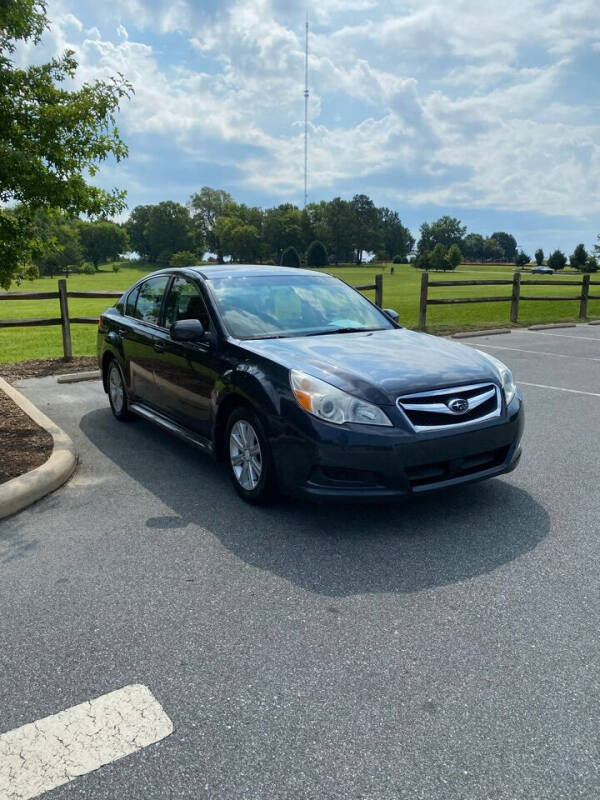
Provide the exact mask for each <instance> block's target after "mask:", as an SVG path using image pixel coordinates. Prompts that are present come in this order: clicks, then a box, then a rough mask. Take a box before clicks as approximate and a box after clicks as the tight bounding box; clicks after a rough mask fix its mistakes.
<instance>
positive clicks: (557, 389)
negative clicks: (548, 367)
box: [517, 381, 600, 397]
mask: <svg viewBox="0 0 600 800" xmlns="http://www.w3.org/2000/svg"><path fill="white" fill-rule="evenodd" d="M517 385H518V386H535V388H536V389H554V391H555V392H569V393H570V394H585V395H587V396H588V397H600V394H599V393H598V392H581V391H579V389H564V388H563V387H562V386H546V384H544V383H525V381H517Z"/></svg>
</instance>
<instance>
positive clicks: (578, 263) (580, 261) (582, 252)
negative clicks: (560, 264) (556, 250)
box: [569, 244, 588, 270]
mask: <svg viewBox="0 0 600 800" xmlns="http://www.w3.org/2000/svg"><path fill="white" fill-rule="evenodd" d="M587 257H588V254H587V250H586V249H585V247H584V245H583V244H578V245H577V247H576V248H575V250H574V251H573V253H572V255H571V257H570V259H569V261H570V263H571V266H572V267H575V269H579V270H581V269H582V267H583V266H585V262H586V261H587Z"/></svg>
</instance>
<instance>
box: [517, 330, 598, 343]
mask: <svg viewBox="0 0 600 800" xmlns="http://www.w3.org/2000/svg"><path fill="white" fill-rule="evenodd" d="M527 332H528V333H536V334H537V335H538V336H558V337H559V338H560V339H577V340H579V341H582V340H584V341H588V342H597V343H598V344H600V338H599V337H598V336H571V335H570V334H568V333H550V331H527Z"/></svg>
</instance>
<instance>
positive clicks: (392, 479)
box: [271, 393, 524, 501]
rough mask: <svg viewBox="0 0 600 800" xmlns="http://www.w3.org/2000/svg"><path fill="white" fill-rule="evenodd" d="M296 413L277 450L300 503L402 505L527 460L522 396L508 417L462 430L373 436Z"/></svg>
mask: <svg viewBox="0 0 600 800" xmlns="http://www.w3.org/2000/svg"><path fill="white" fill-rule="evenodd" d="M288 411H289V414H288V415H286V416H288V417H289V423H287V422H286V423H284V424H283V425H282V426H281V427H280V428H278V430H277V431H276V432H273V433H274V435H272V437H271V444H272V448H273V457H274V460H275V466H276V469H277V474H278V478H279V483H280V487H281V489H282V491H284V492H285V493H288V494H291V495H294V496H297V497H303V498H311V499H315V500H327V499H332V500H335V499H338V500H359V501H360V500H363V501H367V500H378V499H400V498H404V497H409V496H412V495H416V494H421V493H423V492H429V491H433V490H436V489H442V488H445V487H448V486H454V485H458V484H462V483H472V482H474V481H480V480H485V479H487V478H492V477H495V476H497V475H502V474H503V473H506V472H511V471H512V470H513V469H514V468H515V467H516V466H517V464H518V462H519V459H520V457H521V449H520V445H519V443H520V440H521V435H522V433H523V426H524V411H523V404H522V400H521V397H520V394H519V393H517V395H516V396H515V398H514V399H513V401H512V402H511V404H510V406H509V407H508V409H504V412H503V414H502V416H500V417H498V418H496V419H493V420H488V421H486V422H484V423H482V424H481V425H477V424H473V425H472V426H469V427H465V428H461V430H460V431H429V432H424V433H415V432H412V431H408V430H406V429H402V428H400V427H396V426H394V427H390V428H387V427H381V428H379V427H378V428H371V427H370V428H368V429H366V430H365V427H366V426H362V425H352V426H349V425H348V426H346V425H344V426H336V425H331V424H328V423H326V422H321V421H320V420H318V419H316V418H314V417H311V416H310V415H308V414H305V413H304V412H302V411H300V410H298V411H296V409H292V408H290V409H289V410H288Z"/></svg>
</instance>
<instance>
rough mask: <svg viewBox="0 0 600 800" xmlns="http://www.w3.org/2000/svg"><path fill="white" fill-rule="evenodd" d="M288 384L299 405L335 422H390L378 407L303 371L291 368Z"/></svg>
mask: <svg viewBox="0 0 600 800" xmlns="http://www.w3.org/2000/svg"><path fill="white" fill-rule="evenodd" d="M290 384H291V386H292V391H293V392H294V397H295V398H296V400H297V401H298V404H299V405H300V406H302V408H303V409H304V410H305V411H308V413H309V414H314V415H315V417H319V419H324V420H327V422H334V423H335V424H336V425H343V424H344V422H358V423H361V424H363V425H391V424H392V423H391V422H390V420H389V419H388V417H387V416H386V415H385V414H384V413H383V411H382V410H381V409H380V408H379V407H378V406H374V405H372V404H371V403H367V402H365V401H364V400H360V399H359V398H358V397H353V396H352V395H351V394H347V393H346V392H343V391H342V390H341V389H337V388H336V387H335V386H332V385H331V384H330V383H326V382H325V381H321V380H319V378H313V376H312V375H307V374H306V373H305V372H300V371H299V370H297V369H293V370H290Z"/></svg>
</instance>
